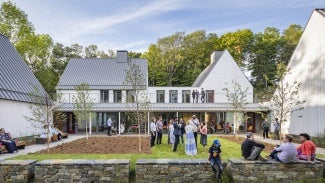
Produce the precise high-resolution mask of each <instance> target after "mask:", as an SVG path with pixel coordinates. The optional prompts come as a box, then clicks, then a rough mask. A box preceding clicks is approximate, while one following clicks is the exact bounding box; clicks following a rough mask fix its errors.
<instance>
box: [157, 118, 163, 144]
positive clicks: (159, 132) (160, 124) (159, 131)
mask: <svg viewBox="0 0 325 183" xmlns="http://www.w3.org/2000/svg"><path fill="white" fill-rule="evenodd" d="M156 127H157V143H156V144H157V145H158V144H161V138H162V132H163V121H162V116H160V117H159V119H158V121H157V123H156Z"/></svg>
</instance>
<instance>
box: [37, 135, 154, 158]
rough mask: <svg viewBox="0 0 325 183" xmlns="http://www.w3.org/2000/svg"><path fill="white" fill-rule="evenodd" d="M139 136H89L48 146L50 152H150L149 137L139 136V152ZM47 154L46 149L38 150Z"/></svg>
mask: <svg viewBox="0 0 325 183" xmlns="http://www.w3.org/2000/svg"><path fill="white" fill-rule="evenodd" d="M138 142H139V138H138V137H136V136H132V137H125V136H124V137H119V136H115V137H89V138H88V140H87V138H82V139H78V140H75V141H72V142H68V143H63V144H61V145H58V146H56V147H53V148H50V152H49V153H50V154H138V153H145V154H151V149H150V137H141V152H139V146H138ZM39 153H41V154H47V150H43V151H40V152H39Z"/></svg>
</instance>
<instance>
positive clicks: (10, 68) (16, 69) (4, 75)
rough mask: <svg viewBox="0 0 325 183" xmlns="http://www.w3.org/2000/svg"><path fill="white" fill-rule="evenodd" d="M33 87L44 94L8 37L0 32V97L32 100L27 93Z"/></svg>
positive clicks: (25, 100)
mask: <svg viewBox="0 0 325 183" xmlns="http://www.w3.org/2000/svg"><path fill="white" fill-rule="evenodd" d="M35 87H36V88H38V89H39V91H40V92H41V93H44V94H46V92H45V90H44V88H43V87H42V85H41V84H40V82H39V81H38V80H37V79H36V77H35V76H34V74H33V73H32V71H31V70H30V69H29V67H28V66H27V64H26V63H25V62H24V60H23V59H22V58H21V56H20V55H19V54H18V52H17V50H16V49H15V48H14V46H13V45H12V44H11V43H10V41H9V40H8V38H7V37H5V36H4V35H2V34H1V33H0V99H7V100H15V101H23V102H32V101H31V98H30V96H29V94H30V93H31V92H32V91H34V88H35Z"/></svg>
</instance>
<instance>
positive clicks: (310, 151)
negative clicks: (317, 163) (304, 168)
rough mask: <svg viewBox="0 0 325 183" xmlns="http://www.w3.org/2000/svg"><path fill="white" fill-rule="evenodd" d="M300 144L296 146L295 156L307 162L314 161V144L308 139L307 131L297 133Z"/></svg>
mask: <svg viewBox="0 0 325 183" xmlns="http://www.w3.org/2000/svg"><path fill="white" fill-rule="evenodd" d="M299 136H300V137H299V138H300V142H301V145H300V146H298V147H297V157H298V158H299V159H301V160H306V161H308V162H311V161H314V160H315V157H316V145H315V144H314V143H313V141H311V140H310V136H309V135H308V134H307V133H301V134H299Z"/></svg>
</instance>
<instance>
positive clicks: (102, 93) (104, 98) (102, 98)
mask: <svg viewBox="0 0 325 183" xmlns="http://www.w3.org/2000/svg"><path fill="white" fill-rule="evenodd" d="M108 96H109V91H108V90H101V91H100V103H108V101H109V100H108V98H109V97H108Z"/></svg>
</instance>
